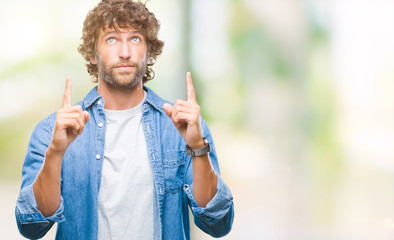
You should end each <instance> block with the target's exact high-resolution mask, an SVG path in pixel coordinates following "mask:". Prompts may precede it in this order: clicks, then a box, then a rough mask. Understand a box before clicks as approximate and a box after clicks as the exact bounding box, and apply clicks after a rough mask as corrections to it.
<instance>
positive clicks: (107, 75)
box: [97, 56, 147, 91]
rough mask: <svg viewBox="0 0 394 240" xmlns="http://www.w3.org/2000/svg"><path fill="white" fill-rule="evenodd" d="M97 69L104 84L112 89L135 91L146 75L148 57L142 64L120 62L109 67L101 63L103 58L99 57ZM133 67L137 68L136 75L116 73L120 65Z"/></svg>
mask: <svg viewBox="0 0 394 240" xmlns="http://www.w3.org/2000/svg"><path fill="white" fill-rule="evenodd" d="M97 59H98V61H97V69H98V73H99V75H100V76H101V79H102V80H103V81H104V83H105V84H106V85H107V86H108V87H109V88H112V89H117V90H131V91H132V90H134V89H135V88H136V87H137V86H138V85H139V84H141V82H142V78H143V77H144V75H145V71H146V65H147V63H146V57H144V58H143V59H142V60H141V62H140V63H138V64H137V63H132V62H129V61H120V62H118V63H116V64H114V65H111V66H108V65H106V64H105V63H104V62H103V61H101V57H100V56H98V57H97ZM123 64H127V65H131V66H134V67H136V71H135V72H134V73H131V75H130V72H118V73H115V71H114V70H115V68H116V67H117V66H119V65H123Z"/></svg>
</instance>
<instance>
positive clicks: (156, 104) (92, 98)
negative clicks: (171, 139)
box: [83, 86, 166, 112]
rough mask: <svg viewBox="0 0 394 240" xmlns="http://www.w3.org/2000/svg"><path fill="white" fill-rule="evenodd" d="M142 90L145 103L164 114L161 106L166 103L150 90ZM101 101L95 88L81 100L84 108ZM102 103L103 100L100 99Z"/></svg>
mask: <svg viewBox="0 0 394 240" xmlns="http://www.w3.org/2000/svg"><path fill="white" fill-rule="evenodd" d="M144 90H145V91H146V93H147V97H146V102H147V103H149V104H150V105H151V106H152V107H153V108H155V109H156V110H157V111H160V112H164V109H163V104H164V103H166V101H164V100H163V99H162V98H161V97H159V96H158V95H157V94H156V93H155V92H153V91H152V90H151V89H150V88H148V87H145V86H144ZM100 98H101V99H102V97H101V95H100V94H99V93H98V92H97V86H95V87H94V88H93V89H92V90H90V92H89V93H88V94H87V95H86V96H85V98H84V99H83V105H84V107H85V108H89V107H90V106H92V104H93V103H94V102H96V101H97V100H98V99H100ZM102 100H103V101H104V99H102Z"/></svg>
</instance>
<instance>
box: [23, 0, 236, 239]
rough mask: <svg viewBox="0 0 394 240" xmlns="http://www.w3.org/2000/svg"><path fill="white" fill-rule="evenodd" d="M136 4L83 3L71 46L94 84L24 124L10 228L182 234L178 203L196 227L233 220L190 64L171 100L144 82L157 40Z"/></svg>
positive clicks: (155, 27) (216, 229)
mask: <svg viewBox="0 0 394 240" xmlns="http://www.w3.org/2000/svg"><path fill="white" fill-rule="evenodd" d="M158 31H159V23H158V21H157V20H156V18H155V16H154V15H153V13H151V12H149V11H148V9H146V7H145V5H144V4H142V3H139V2H132V1H130V0H114V1H108V0H107V1H102V2H100V3H99V4H98V5H97V6H96V7H95V8H94V9H93V10H92V11H90V12H89V14H88V16H87V18H86V20H85V23H84V28H83V36H82V40H83V42H82V44H81V45H80V47H79V51H80V52H81V54H82V55H83V56H84V58H85V59H86V60H87V62H88V63H87V67H88V72H89V73H90V74H91V75H93V76H94V77H95V78H97V82H98V85H97V87H95V88H93V89H92V90H91V91H90V92H89V93H88V94H87V95H86V97H85V98H84V99H83V100H82V101H81V102H79V103H77V104H76V105H75V106H71V79H70V77H67V80H66V88H65V92H64V96H63V104H62V107H61V109H59V110H58V111H57V112H56V113H53V114H51V115H50V116H49V117H47V118H46V119H44V120H42V121H41V122H40V123H39V124H38V125H37V126H36V128H35V129H34V131H33V133H32V136H31V139H30V142H29V146H28V149H27V153H26V158H25V162H24V165H23V177H22V187H21V190H20V194H19V197H18V200H17V205H16V210H15V214H16V220H17V224H18V228H19V231H20V232H21V234H22V235H23V236H25V237H27V238H33V239H36V238H41V237H42V236H44V235H45V233H46V232H47V231H48V230H49V229H50V228H51V227H52V226H53V224H54V223H55V222H57V223H58V225H57V226H58V228H57V233H56V239H171V240H172V239H190V227H189V216H188V206H190V209H191V211H192V213H193V216H194V222H195V223H196V225H197V226H198V227H199V228H200V229H202V230H203V231H204V232H206V233H208V234H210V235H212V236H214V237H221V236H224V235H226V234H227V233H228V232H229V231H230V229H231V226H232V222H233V215H234V210H233V202H232V195H231V192H230V190H229V189H228V187H227V186H226V185H225V184H224V182H223V181H222V180H221V178H220V175H219V167H218V161H217V157H216V153H215V147H214V145H213V140H212V136H211V134H210V132H209V129H208V127H207V125H206V123H205V122H204V121H202V120H201V118H200V107H199V106H198V104H197V102H196V97H195V92H194V88H193V83H192V78H191V75H190V73H188V74H187V76H186V79H187V95H188V99H187V101H184V100H177V101H176V103H175V104H174V105H173V106H171V105H170V104H169V103H168V102H166V101H164V100H163V99H161V98H160V97H159V96H157V95H156V94H155V93H154V92H153V91H152V90H150V89H148V88H147V87H145V86H144V84H145V83H146V82H147V81H148V80H151V79H152V78H153V71H152V69H151V68H150V67H151V66H152V65H153V63H154V61H155V60H156V57H157V56H158V55H160V53H161V51H162V47H163V45H164V43H163V42H162V41H160V40H159V39H157V34H158Z"/></svg>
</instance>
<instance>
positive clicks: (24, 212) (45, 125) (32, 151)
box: [15, 115, 65, 239]
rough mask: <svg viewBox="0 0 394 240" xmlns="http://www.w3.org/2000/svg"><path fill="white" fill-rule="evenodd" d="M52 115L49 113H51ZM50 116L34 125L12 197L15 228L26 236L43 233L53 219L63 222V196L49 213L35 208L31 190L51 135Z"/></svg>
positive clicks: (35, 237)
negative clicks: (19, 183) (18, 186)
mask: <svg viewBox="0 0 394 240" xmlns="http://www.w3.org/2000/svg"><path fill="white" fill-rule="evenodd" d="M51 116H52V118H53V115H51ZM51 116H50V117H48V118H46V119H44V120H42V121H41V122H40V123H39V124H38V125H37V126H36V127H35V129H34V131H33V133H32V135H31V138H30V142H29V145H28V147H27V152H26V156H25V161H24V163H23V169H22V186H21V189H20V192H19V196H18V199H17V201H16V208H15V217H16V222H17V225H18V229H19V232H20V233H21V234H22V235H23V236H24V237H26V238H30V239H37V238H41V237H43V236H44V235H45V234H46V233H47V232H48V231H49V229H50V228H51V227H52V226H53V224H54V223H55V222H59V223H60V222H63V221H65V218H64V216H63V198H62V197H61V201H60V205H59V208H58V209H57V211H56V212H55V213H54V214H53V215H52V216H49V217H44V215H43V214H42V213H41V212H40V211H39V210H38V207H37V202H36V198H35V196H34V192H33V182H34V180H35V179H36V177H37V175H38V172H39V171H40V169H41V167H42V164H43V162H44V158H45V152H46V150H47V148H48V145H49V143H50V141H51V139H52V130H51V129H52V128H51V125H52V124H51V122H52V121H51V120H50V119H51Z"/></svg>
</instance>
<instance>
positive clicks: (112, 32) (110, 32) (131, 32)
mask: <svg viewBox="0 0 394 240" xmlns="http://www.w3.org/2000/svg"><path fill="white" fill-rule="evenodd" d="M127 33H128V34H139V35H141V36H143V35H142V33H141V32H140V31H137V30H136V31H129V32H127ZM111 34H116V35H118V34H119V32H117V31H115V30H112V31H109V32H106V33H105V34H104V36H103V38H105V37H106V36H108V35H111Z"/></svg>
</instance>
